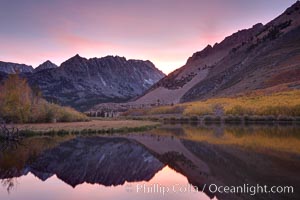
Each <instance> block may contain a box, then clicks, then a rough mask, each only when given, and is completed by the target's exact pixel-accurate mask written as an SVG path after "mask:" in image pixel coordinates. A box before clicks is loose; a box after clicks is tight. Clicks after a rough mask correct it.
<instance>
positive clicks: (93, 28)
mask: <svg viewBox="0 0 300 200" xmlns="http://www.w3.org/2000/svg"><path fill="white" fill-rule="evenodd" d="M255 1H256V2H257V3H253V1H246V0H228V1H226V3H224V1H221V0H211V1H208V0H207V1H204V0H198V1H196V0H187V1H179V0H173V1H171V0H165V1H159V0H150V1H138V0H123V1H121V0H112V1H94V0H88V1H83V0H82V1H81V0H73V1H71V0H65V1H58V0H53V1H35V0H27V1H8V0H3V1H1V2H0V26H1V31H0V44H1V48H0V60H2V61H11V62H19V63H25V64H30V65H33V67H36V66H37V65H39V64H40V63H42V62H44V61H45V60H51V61H53V62H54V63H56V64H60V63H61V62H63V61H65V60H66V59H68V58H69V57H71V56H74V55H75V54H77V53H78V54H80V55H81V56H83V57H87V58H90V57H103V56H106V55H119V56H125V57H126V58H127V59H143V60H151V61H152V62H153V63H154V64H155V65H156V66H157V67H158V68H159V69H161V70H162V71H164V72H165V73H169V72H171V71H173V70H175V69H176V68H178V67H181V66H182V65H184V64H185V62H186V60H187V58H188V57H189V56H191V55H192V54H193V53H194V52H196V51H199V50H201V49H202V48H204V47H205V46H206V45H207V44H211V45H213V44H214V43H216V42H220V41H221V40H222V39H224V37H226V36H228V35H231V34H232V33H233V32H236V31H237V30H240V29H244V28H249V27H251V26H252V25H254V24H256V23H258V22H262V23H266V22H268V21H269V20H271V19H272V18H274V17H276V16H277V15H279V14H280V13H281V12H283V11H284V10H285V8H287V7H288V6H290V5H292V3H294V2H295V1H294V0H286V1H282V0H273V1H272V2H270V1H258V0H255Z"/></svg>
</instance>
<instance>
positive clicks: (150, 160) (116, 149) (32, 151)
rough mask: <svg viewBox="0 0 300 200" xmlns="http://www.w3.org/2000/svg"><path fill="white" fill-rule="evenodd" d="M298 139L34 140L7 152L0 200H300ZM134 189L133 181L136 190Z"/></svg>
mask: <svg viewBox="0 0 300 200" xmlns="http://www.w3.org/2000/svg"><path fill="white" fill-rule="evenodd" d="M299 135H300V133H299V127H297V126H284V127H283V126H278V127H274V126H248V127H241V126H226V127H223V126H205V127H203V126H201V127H197V126H181V125H172V126H165V127H162V128H161V129H155V130H153V131H150V132H147V133H135V134H127V135H107V136H92V137H76V138H75V137H74V136H66V137H36V138H27V139H25V140H24V141H22V145H18V146H17V147H13V148H11V147H10V148H5V149H3V150H2V153H1V154H0V179H1V180H2V182H1V183H2V185H3V186H4V187H3V191H1V190H0V199H6V198H8V197H10V198H11V199H24V198H25V197H26V195H29V196H27V197H28V199H40V198H43V199H45V198H44V197H45V196H47V195H48V194H49V191H52V192H53V193H56V194H58V196H57V197H55V199H70V198H71V199H76V198H77V199H83V198H84V199H99V197H107V198H113V199H129V198H135V199H153V198H155V199H156V198H158V199H168V198H169V199H187V198H190V199H194V198H197V199H199V198H200V199H207V198H218V199H252V198H253V196H250V195H249V194H238V195H236V194H221V193H217V194H215V193H212V192H210V191H209V190H208V188H205V189H204V188H203V187H204V185H205V184H206V185H208V184H217V185H229V186H230V185H242V184H250V185H251V184H252V185H256V184H261V185H264V184H266V185H270V186H272V185H283V186H284V185H292V186H294V188H295V191H294V194H272V195H271V194H259V195H256V196H255V199H270V198H272V199H297V198H299V197H300V196H299V192H298V191H297V190H298V188H299V187H300V178H299V177H300V176H299V175H300V174H299V171H298V169H299V167H300V157H299V152H300V150H299V147H300V143H299V142H300V139H299ZM16 177H20V178H18V179H16ZM18 183H19V184H18ZM141 183H145V184H147V185H148V186H149V185H150V186H151V185H153V184H161V185H174V184H180V185H188V184H192V185H193V186H194V187H196V188H198V189H199V190H200V191H199V192H197V193H196V194H195V193H181V194H180V195H178V194H174V193H171V194H167V195H164V196H162V195H161V194H157V193H152V194H142V193H137V192H136V191H135V189H136V187H137V186H136V185H137V184H141ZM94 184H96V185H94ZM128 184H133V186H132V185H131V186H130V187H131V190H132V187H133V190H132V191H131V192H128ZM16 185H17V188H18V189H16V190H14V189H12V188H13V187H14V186H16ZM67 186H68V187H67ZM70 186H71V187H70ZM72 188H74V189H72ZM202 189H204V193H202V192H201V191H202ZM5 190H8V191H10V194H8V193H7V191H5ZM91 193H93V194H91ZM22 195H25V196H22ZM215 196H216V197H215ZM22 197H23V198H22ZM51 197H52V196H51ZM80 197H81V198H80ZM46 198H47V197H46ZM26 199H27V198H26ZM51 199H53V198H51Z"/></svg>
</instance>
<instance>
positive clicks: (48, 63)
mask: <svg viewBox="0 0 300 200" xmlns="http://www.w3.org/2000/svg"><path fill="white" fill-rule="evenodd" d="M57 67H58V66H57V65H56V64H54V63H52V62H51V61H50V60H47V61H45V62H44V63H42V64H40V65H39V66H38V67H37V68H35V69H34V70H33V72H34V73H36V72H40V71H43V70H47V69H55V68H57Z"/></svg>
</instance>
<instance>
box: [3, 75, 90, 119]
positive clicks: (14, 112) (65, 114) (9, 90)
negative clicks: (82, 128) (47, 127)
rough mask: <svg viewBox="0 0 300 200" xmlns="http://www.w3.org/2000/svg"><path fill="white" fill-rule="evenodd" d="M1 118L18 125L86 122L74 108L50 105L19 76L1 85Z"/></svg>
mask: <svg viewBox="0 0 300 200" xmlns="http://www.w3.org/2000/svg"><path fill="white" fill-rule="evenodd" d="M0 117H1V118H3V119H5V120H6V121H13V122H17V123H26V122H54V121H65V122H68V121H83V120H86V116H85V115H84V114H82V113H79V112H77V111H76V110H74V109H72V108H69V107H62V106H59V105H56V104H52V103H48V102H47V101H46V100H44V99H43V98H42V97H41V92H40V91H39V90H38V89H37V88H33V89H31V88H30V87H29V85H28V83H27V81H26V79H24V78H21V77H19V75H18V74H11V75H9V77H8V78H7V79H6V80H5V81H4V83H3V84H2V85H0Z"/></svg>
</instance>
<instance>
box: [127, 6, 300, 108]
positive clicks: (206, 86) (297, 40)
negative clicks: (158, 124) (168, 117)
mask: <svg viewBox="0 0 300 200" xmlns="http://www.w3.org/2000/svg"><path fill="white" fill-rule="evenodd" d="M299 59H300V2H299V1H297V2H296V3H295V4H294V5H292V6H291V7H290V8H288V9H287V10H286V11H285V12H284V13H283V14H281V15H280V16H278V17H277V18H275V19H274V20H272V21H270V22H269V23H267V24H266V25H263V24H261V23H258V24H256V25H254V26H253V27H252V28H249V29H244V30H240V31H238V32H236V33H234V34H232V35H231V36H228V37H226V38H225V39H224V40H223V41H222V42H220V43H219V44H218V43H216V44H215V45H213V46H211V45H207V47H205V48H204V49H203V50H202V51H199V52H196V53H194V54H193V55H192V56H191V57H190V58H188V60H187V62H186V64H185V65H184V66H183V67H181V68H179V69H177V70H175V71H174V72H172V73H170V74H169V75H168V76H166V77H165V78H163V79H162V80H160V81H159V82H158V83H156V84H155V85H154V86H152V87H151V88H150V89H149V90H148V91H147V92H146V93H145V94H144V95H143V96H141V97H140V98H138V99H137V100H136V101H134V102H132V104H139V105H140V104H153V103H156V102H157V101H159V102H160V103H161V104H173V103H180V102H187V101H195V100H200V99H207V98H211V97H222V96H232V95H236V94H239V93H243V92H248V91H254V90H257V89H265V88H268V87H273V86H276V85H279V84H286V83H291V84H292V83H293V85H295V84H296V86H295V87H297V84H298V85H299V84H300V83H299V82H300V71H299V68H300V64H299ZM284 74H285V75H284ZM283 75H284V76H283ZM286 75H291V76H290V77H289V78H284V77H285V76H286ZM292 87H294V86H292Z"/></svg>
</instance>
